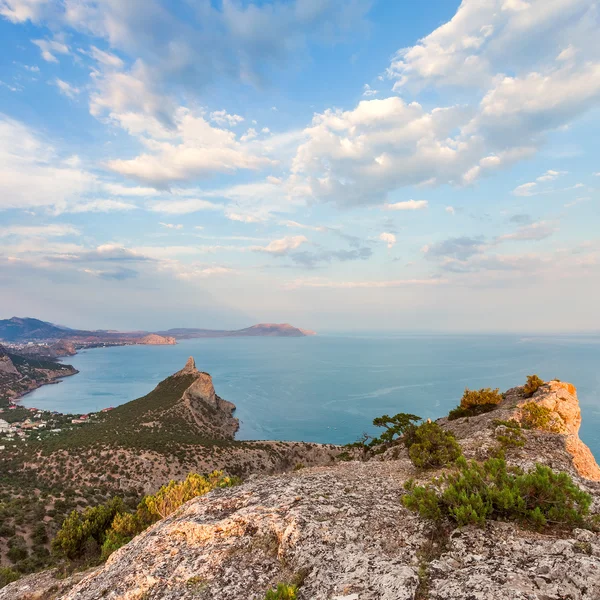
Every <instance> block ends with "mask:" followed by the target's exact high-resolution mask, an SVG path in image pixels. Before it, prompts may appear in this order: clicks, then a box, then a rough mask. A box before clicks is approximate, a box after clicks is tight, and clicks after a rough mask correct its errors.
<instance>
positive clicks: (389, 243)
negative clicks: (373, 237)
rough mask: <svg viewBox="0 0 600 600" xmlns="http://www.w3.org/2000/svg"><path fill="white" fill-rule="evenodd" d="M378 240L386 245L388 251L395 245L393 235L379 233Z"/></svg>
mask: <svg viewBox="0 0 600 600" xmlns="http://www.w3.org/2000/svg"><path fill="white" fill-rule="evenodd" d="M379 239H380V240H381V241H382V242H385V243H386V244H387V247H388V249H389V250H391V249H392V248H393V247H394V246H395V245H396V236H395V235H394V234H393V233H380V234H379Z"/></svg>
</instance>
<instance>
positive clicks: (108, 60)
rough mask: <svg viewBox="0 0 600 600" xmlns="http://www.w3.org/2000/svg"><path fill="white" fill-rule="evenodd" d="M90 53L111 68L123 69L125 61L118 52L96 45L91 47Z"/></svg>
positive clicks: (96, 59)
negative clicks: (107, 50) (105, 49)
mask: <svg viewBox="0 0 600 600" xmlns="http://www.w3.org/2000/svg"><path fill="white" fill-rule="evenodd" d="M89 55H90V56H91V57H92V58H93V59H94V60H95V61H97V62H99V63H100V64H101V65H104V66H105V67H108V68H111V69H122V68H123V66H124V63H123V61H122V60H121V59H120V58H119V57H118V56H117V55H116V54H112V53H111V52H105V51H104V50H100V48H96V46H92V47H91V48H90V51H89Z"/></svg>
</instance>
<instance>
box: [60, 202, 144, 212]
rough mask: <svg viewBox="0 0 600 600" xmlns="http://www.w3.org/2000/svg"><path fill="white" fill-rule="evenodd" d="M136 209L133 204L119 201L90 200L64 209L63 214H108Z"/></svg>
mask: <svg viewBox="0 0 600 600" xmlns="http://www.w3.org/2000/svg"><path fill="white" fill-rule="evenodd" d="M135 209H137V206H136V205H135V204H131V203H130V202H121V201H119V200H110V199H106V200H91V201H90V202H82V203H79V204H74V205H73V206H70V207H68V208H66V209H65V210H64V211H63V212H67V213H87V212H92V213H108V212H115V211H117V212H123V211H130V210H135Z"/></svg>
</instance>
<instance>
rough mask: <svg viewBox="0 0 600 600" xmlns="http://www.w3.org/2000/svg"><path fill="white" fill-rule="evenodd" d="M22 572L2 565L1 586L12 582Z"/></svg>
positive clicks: (0, 570) (0, 569) (0, 572)
mask: <svg viewBox="0 0 600 600" xmlns="http://www.w3.org/2000/svg"><path fill="white" fill-rule="evenodd" d="M19 577H20V574H19V573H18V572H17V571H15V570H13V569H11V568H9V567H0V588H3V587H4V586H5V585H8V584H9V583H12V582H13V581H16V580H17V579H19Z"/></svg>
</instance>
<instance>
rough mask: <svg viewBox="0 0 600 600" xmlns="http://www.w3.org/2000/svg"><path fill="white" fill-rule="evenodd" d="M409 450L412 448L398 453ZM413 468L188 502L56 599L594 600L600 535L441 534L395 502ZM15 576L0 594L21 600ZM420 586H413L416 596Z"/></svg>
mask: <svg viewBox="0 0 600 600" xmlns="http://www.w3.org/2000/svg"><path fill="white" fill-rule="evenodd" d="M403 454H404V452H403ZM414 476H418V472H417V471H416V470H415V468H414V467H413V466H412V464H411V463H410V461H409V460H408V459H407V457H406V456H405V455H403V456H402V457H400V458H399V459H398V460H395V461H389V462H368V463H358V462H353V463H343V464H339V465H336V466H334V467H321V468H315V469H310V470H308V469H307V470H302V471H298V472H295V473H290V474H286V475H281V476H278V477H268V478H262V479H259V478H257V479H255V480H251V481H249V482H247V483H246V484H244V485H242V486H239V487H237V488H230V489H226V490H218V491H216V492H213V493H211V494H209V495H208V496H205V497H202V498H198V499H195V500H192V501H191V502H189V503H188V504H186V505H185V506H184V507H183V508H182V509H180V510H179V511H178V512H177V513H175V514H174V515H172V516H170V517H168V518H167V519H165V520H163V521H160V522H159V523H157V524H156V525H154V526H153V527H151V528H150V529H148V530H147V531H146V532H144V533H143V534H141V535H140V536H138V537H137V538H135V539H134V540H133V541H132V542H130V543H129V544H128V545H127V546H125V547H124V548H122V549H121V550H119V551H117V552H116V553H115V554H113V555H112V556H111V557H110V559H109V560H108V562H107V563H106V564H105V565H103V566H101V567H99V568H97V569H94V570H91V571H89V572H88V573H87V574H86V576H85V577H84V578H83V579H82V580H80V581H76V582H73V585H72V587H71V588H70V589H69V590H68V591H64V590H63V591H62V592H61V593H60V594H59V595H58V596H44V598H47V599H48V600H51V599H52V598H61V599H62V600H100V599H101V598H102V599H105V600H133V599H140V598H148V599H153V600H159V599H160V600H209V599H210V600H212V599H216V598H227V599H228V600H264V597H265V592H266V590H268V589H270V588H272V587H273V586H275V585H276V584H277V583H278V582H291V581H294V580H295V581H302V586H301V588H300V591H299V595H298V598H299V600H413V599H416V598H425V597H427V598H428V599H429V600H456V599H469V600H472V599H473V600H488V599H489V600H492V599H493V600H561V599H564V598H570V599H572V600H597V598H599V597H600V535H599V534H598V533H593V532H590V531H584V530H575V531H573V532H572V533H568V534H566V535H563V536H562V537H557V536H555V535H548V534H540V533H535V532H532V531H526V530H523V529H520V528H519V527H517V526H515V525H514V524H510V523H491V524H489V525H488V526H487V527H486V528H485V529H480V528H476V527H465V528H461V529H456V530H454V531H453V532H452V533H451V534H450V535H449V537H448V538H447V539H446V541H445V546H444V547H443V548H442V550H441V551H440V552H439V553H437V555H436V556H433V557H431V560H430V562H429V563H428V579H427V583H426V585H427V588H428V593H427V595H426V596H425V595H423V590H424V589H425V588H423V587H422V586H423V580H422V564H423V560H424V558H423V557H424V556H426V554H427V552H428V551H429V549H430V547H431V540H432V539H435V538H436V531H434V530H433V529H432V528H431V526H430V525H428V524H427V523H426V522H424V521H423V520H422V519H420V518H419V517H417V516H415V514H414V513H412V512H409V511H408V510H406V509H405V508H404V507H403V506H402V503H401V502H400V497H401V495H402V494H403V493H404V489H403V484H404V482H405V481H406V480H407V479H408V478H410V477H414ZM17 585H18V584H12V586H9V588H6V590H4V591H0V600H8V599H9V598H10V599H11V600H24V599H25V598H29V597H30V596H26V595H19V594H18V593H17V590H18V588H17ZM418 590H420V591H419V595H417V591H418Z"/></svg>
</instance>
